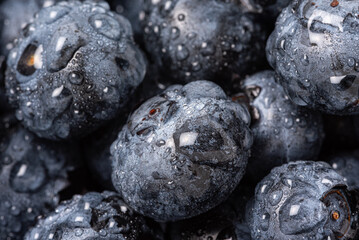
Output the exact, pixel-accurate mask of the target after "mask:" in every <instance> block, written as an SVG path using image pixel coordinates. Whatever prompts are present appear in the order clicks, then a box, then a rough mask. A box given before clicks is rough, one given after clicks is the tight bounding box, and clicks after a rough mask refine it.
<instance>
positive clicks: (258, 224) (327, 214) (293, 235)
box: [248, 161, 359, 240]
mask: <svg viewBox="0 0 359 240" xmlns="http://www.w3.org/2000/svg"><path fill="white" fill-rule="evenodd" d="M358 196H359V195H358ZM358 196H356V193H355V192H350V191H349V190H348V189H347V185H346V182H345V179H344V177H342V176H340V175H339V174H338V173H336V172H335V170H334V169H332V168H331V167H330V166H329V165H328V164H327V163H324V162H312V161H297V162H291V163H288V164H285V165H283V166H281V167H277V168H274V169H273V170H272V171H271V173H270V174H269V175H268V176H266V177H265V178H264V179H263V180H262V181H261V182H260V183H259V184H258V185H257V187H256V193H255V198H254V203H253V205H252V207H251V208H250V209H249V211H250V212H249V214H248V215H249V225H250V228H251V233H252V238H253V239H254V240H257V239H276V240H288V239H291V240H296V239H298V240H299V239H313V240H316V239H317V240H323V239H348V240H349V239H350V240H354V239H358V238H357V237H358V236H359V235H358V219H359V218H358V217H359V216H358V207H359V204H358V203H359V202H358Z"/></svg>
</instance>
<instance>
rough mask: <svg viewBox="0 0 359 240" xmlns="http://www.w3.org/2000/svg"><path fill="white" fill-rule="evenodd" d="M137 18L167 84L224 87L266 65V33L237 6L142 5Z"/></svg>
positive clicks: (213, 1) (186, 1)
mask: <svg viewBox="0 0 359 240" xmlns="http://www.w3.org/2000/svg"><path fill="white" fill-rule="evenodd" d="M139 18H140V22H141V24H142V27H143V37H144V41H145V45H146V49H147V51H148V52H149V53H150V55H151V57H152V60H153V61H154V62H155V63H156V64H157V66H158V67H159V68H160V69H161V70H162V73H163V74H165V75H166V76H168V79H172V80H176V81H177V82H182V83H183V82H185V83H186V82H190V81H194V80H200V79H207V80H211V81H217V82H218V83H221V84H223V83H224V82H226V81H227V82H228V79H231V77H232V74H233V73H236V74H239V75H241V76H244V75H245V74H246V73H248V72H250V71H251V70H253V68H254V67H255V64H254V63H260V62H261V61H262V60H263V49H264V40H265V38H266V36H265V33H264V32H263V29H262V28H261V26H260V24H258V23H257V21H256V18H257V15H256V14H253V13H249V12H247V10H246V9H244V8H243V7H242V6H241V4H240V3H238V2H237V1H217V0H209V1H206V2H205V4H204V3H203V2H202V1H200V0H174V1H165V0H159V1H157V0H156V1H144V4H143V10H142V11H141V12H140V13H139ZM258 65H259V64H258ZM219 76H221V77H219Z"/></svg>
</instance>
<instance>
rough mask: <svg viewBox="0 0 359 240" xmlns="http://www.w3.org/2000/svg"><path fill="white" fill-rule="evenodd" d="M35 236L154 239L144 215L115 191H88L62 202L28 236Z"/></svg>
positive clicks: (78, 238) (42, 238)
mask: <svg viewBox="0 0 359 240" xmlns="http://www.w3.org/2000/svg"><path fill="white" fill-rule="evenodd" d="M25 239H26V240H32V239H41V240H45V239H63V240H70V239H71V240H72V239H75V240H82V239H83V240H85V239H102V240H105V239H119V240H137V239H153V238H152V236H151V233H150V229H149V227H148V226H147V224H146V222H145V219H144V218H143V217H141V216H139V215H138V214H136V213H135V212H133V210H132V209H131V208H129V207H128V206H127V205H126V204H125V203H124V202H123V201H122V200H121V198H120V197H119V196H118V195H117V194H116V193H113V192H107V191H105V192H103V193H97V192H89V193H86V194H85V195H83V196H80V195H75V196H74V197H73V198H72V199H71V200H68V201H65V202H63V203H62V204H61V205H60V206H59V207H57V209H56V210H55V212H53V213H51V214H50V215H49V216H47V217H46V218H44V219H41V220H40V221H39V222H38V224H37V225H36V227H34V228H33V229H31V230H30V231H29V232H28V233H27V234H26V236H25Z"/></svg>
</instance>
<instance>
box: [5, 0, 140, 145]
mask: <svg viewBox="0 0 359 240" xmlns="http://www.w3.org/2000/svg"><path fill="white" fill-rule="evenodd" d="M22 34H23V36H22V38H21V39H20V40H19V42H18V44H17V46H16V47H15V48H14V49H12V50H11V52H10V54H9V57H8V61H7V63H8V68H7V73H6V88H7V93H8V96H9V100H10V102H11V103H12V104H14V105H15V106H16V107H17V117H18V119H19V120H21V121H22V123H23V124H24V125H25V126H26V127H27V128H28V129H30V130H31V131H33V132H35V133H36V134H37V135H38V136H40V137H43V138H48V139H53V140H58V139H69V138H73V137H79V136H84V135H86V134H88V133H90V132H91V131H93V130H95V129H96V128H98V127H99V126H100V125H102V124H104V123H105V122H106V121H108V120H110V119H113V118H114V117H115V116H116V114H117V113H118V112H119V110H120V109H121V108H122V107H123V106H124V105H125V104H126V103H127V101H128V98H129V95H130V93H131V92H132V91H133V90H134V89H135V88H136V87H137V86H138V85H139V84H140V83H141V81H142V79H143V77H144V74H145V69H146V65H145V61H144V58H143V55H142V53H141V52H140V50H139V49H138V48H137V46H136V45H135V44H134V42H133V39H132V29H131V25H130V23H129V22H128V21H127V20H126V19H125V18H123V17H122V16H120V15H118V14H116V13H114V12H111V11H109V6H108V4H107V3H105V2H102V1H97V2H94V1H85V2H80V1H71V2H60V3H58V4H56V5H54V6H51V7H48V8H44V9H42V10H41V11H40V12H39V13H38V14H37V16H36V18H35V20H34V22H33V23H31V24H29V25H27V27H26V28H25V29H24V30H23V33H22Z"/></svg>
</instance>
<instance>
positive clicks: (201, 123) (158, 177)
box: [111, 81, 252, 221]
mask: <svg viewBox="0 0 359 240" xmlns="http://www.w3.org/2000/svg"><path fill="white" fill-rule="evenodd" d="M249 121H250V116H249V113H248V111H247V110H246V108H244V107H243V106H241V105H240V104H237V103H234V102H232V101H230V100H229V99H228V98H227V96H226V95H225V93H224V92H223V90H222V89H221V88H220V87H219V86H217V85H216V84H214V83H212V82H208V81H196V82H192V83H189V84H187V85H185V86H181V85H173V86H171V87H169V88H168V89H167V90H166V91H165V92H164V93H163V94H161V95H158V96H155V97H153V98H151V99H149V100H148V101H146V102H145V103H144V104H143V105H141V107H140V108H138V109H137V110H136V111H135V112H134V113H133V114H132V115H131V117H130V118H129V120H128V123H127V124H126V125H125V126H124V128H123V129H122V131H121V132H120V133H119V136H118V138H117V140H116V141H115V142H114V143H113V144H112V147H111V154H112V155H113V165H112V167H113V173H112V181H113V184H114V187H115V188H116V190H117V191H118V192H119V193H120V194H121V195H122V197H123V198H124V200H125V201H126V202H127V203H128V204H129V205H130V206H131V207H132V208H134V209H135V210H136V211H138V212H140V213H141V214H143V215H145V216H149V217H151V218H154V219H155V220H158V221H174V220H180V219H185V218H189V217H192V216H195V215H198V214H201V213H203V212H206V211H207V210H209V209H211V208H213V207H214V206H216V205H218V204H219V203H220V202H222V201H223V200H225V199H226V198H227V197H228V195H229V194H230V192H232V191H233V189H234V188H235V186H236V185H237V184H238V182H239V181H240V180H241V178H242V176H243V174H244V171H245V166H246V163H247V158H248V156H249V149H250V147H251V144H252V135H251V132H250V130H249V128H248V124H249Z"/></svg>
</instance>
